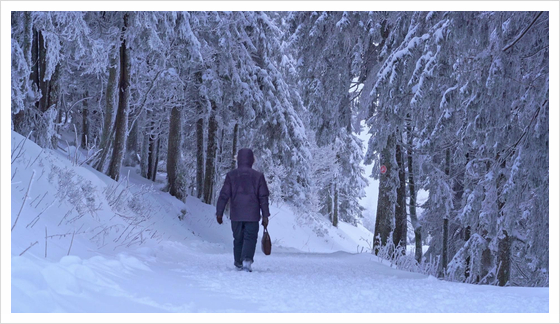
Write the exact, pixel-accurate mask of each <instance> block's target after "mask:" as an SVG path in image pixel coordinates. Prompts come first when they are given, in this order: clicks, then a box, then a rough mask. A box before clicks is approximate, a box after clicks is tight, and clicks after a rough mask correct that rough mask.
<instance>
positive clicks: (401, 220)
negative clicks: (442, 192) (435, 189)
mask: <svg viewBox="0 0 560 324" xmlns="http://www.w3.org/2000/svg"><path fill="white" fill-rule="evenodd" d="M395 151H396V154H395V158H396V159H397V166H398V168H399V187H398V188H397V205H396V206H395V230H394V231H393V243H394V244H395V247H397V246H401V247H402V248H403V249H402V253H403V254H406V237H407V221H406V178H405V170H404V160H403V154H402V150H401V145H397V146H396V150H395Z"/></svg>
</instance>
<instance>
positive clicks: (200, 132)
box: [195, 72, 204, 198]
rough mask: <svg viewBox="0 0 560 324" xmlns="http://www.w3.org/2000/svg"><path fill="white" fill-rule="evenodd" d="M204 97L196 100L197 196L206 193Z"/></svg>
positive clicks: (199, 76)
mask: <svg viewBox="0 0 560 324" xmlns="http://www.w3.org/2000/svg"><path fill="white" fill-rule="evenodd" d="M195 78H196V80H197V82H198V83H199V84H200V83H202V73H200V72H197V73H196V76H195ZM201 100H202V98H199V99H198V100H196V113H197V118H198V119H197V120H196V190H197V197H198V198H202V195H203V193H204V107H203V105H202V102H201Z"/></svg>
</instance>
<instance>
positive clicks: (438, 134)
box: [361, 12, 549, 285]
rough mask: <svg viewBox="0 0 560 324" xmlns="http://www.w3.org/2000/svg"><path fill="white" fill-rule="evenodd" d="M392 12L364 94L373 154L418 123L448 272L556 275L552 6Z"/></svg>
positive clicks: (532, 279) (424, 178) (417, 148)
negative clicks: (551, 265) (551, 247)
mask: <svg viewBox="0 0 560 324" xmlns="http://www.w3.org/2000/svg"><path fill="white" fill-rule="evenodd" d="M386 21H387V23H386V26H387V27H386V28H387V33H386V34H385V38H384V39H383V40H382V41H380V42H379V47H381V49H380V50H379V52H380V54H379V55H380V58H382V61H381V64H379V65H378V66H377V69H375V70H372V71H371V74H370V76H369V79H370V80H369V81H366V82H365V88H364V92H367V93H366V94H364V96H363V98H361V102H362V104H363V108H364V109H370V110H372V114H371V118H370V119H369V123H370V125H371V126H372V132H373V133H374V136H372V140H371V141H370V145H369V148H368V154H367V156H366V160H371V161H376V160H377V159H378V153H377V152H380V151H381V149H383V147H384V145H385V141H384V140H383V139H384V138H386V137H387V136H389V135H390V134H392V133H394V132H395V129H399V128H400V129H403V128H404V127H406V125H407V124H408V123H410V125H411V126H412V132H407V134H406V141H405V142H407V141H408V140H412V142H411V143H412V146H411V147H407V151H408V152H409V153H408V154H409V155H410V156H412V157H413V158H414V161H415V163H416V166H415V167H414V169H412V170H407V171H408V172H409V173H410V172H413V173H414V175H415V176H416V177H418V181H417V183H419V184H420V188H419V189H424V190H427V191H428V192H429V198H428V200H427V202H426V203H425V204H424V205H423V206H422V207H423V208H424V212H423V214H422V216H421V222H422V226H423V230H424V235H426V234H427V235H429V236H431V237H432V240H431V241H430V250H429V251H428V255H441V254H442V253H443V246H444V245H445V247H446V249H447V257H448V260H449V261H450V262H449V264H448V265H447V272H446V274H444V275H446V276H449V277H450V278H451V279H455V280H465V281H468V282H481V283H499V284H508V285H543V284H545V285H546V282H547V280H548V279H547V278H548V272H547V269H548V216H549V215H548V212H547V211H545V210H544V209H543V208H542V206H548V193H546V191H547V190H548V128H547V125H548V14H547V13H539V12H432V13H426V12H407V13H396V12H395V13H390V14H387V16H386ZM368 96H369V97H368ZM372 106H374V109H371V107H372ZM410 137H412V138H410ZM416 167H417V168H418V169H417V170H416ZM444 219H447V220H449V225H448V232H449V237H448V239H447V241H444V239H443V236H442V231H443V227H444V225H443V224H444V223H443V221H444ZM536 233H540V234H536ZM537 247H538V248H537ZM537 251H540V253H538V252H537ZM529 260H530V261H529ZM443 266H445V265H444V264H443Z"/></svg>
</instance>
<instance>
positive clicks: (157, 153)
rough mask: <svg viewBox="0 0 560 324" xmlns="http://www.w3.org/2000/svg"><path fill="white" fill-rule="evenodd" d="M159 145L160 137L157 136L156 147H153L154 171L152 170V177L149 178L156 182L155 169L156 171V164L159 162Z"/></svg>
mask: <svg viewBox="0 0 560 324" xmlns="http://www.w3.org/2000/svg"><path fill="white" fill-rule="evenodd" d="M160 146H161V138H160V137H158V139H157V141H156V148H155V151H156V152H155V161H154V171H153V172H152V178H151V180H152V181H153V182H156V177H157V171H158V164H159V148H160Z"/></svg>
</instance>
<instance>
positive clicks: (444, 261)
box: [440, 148, 451, 276]
mask: <svg viewBox="0 0 560 324" xmlns="http://www.w3.org/2000/svg"><path fill="white" fill-rule="evenodd" d="M450 168H451V150H450V149H449V148H448V149H446V150H445V175H446V176H447V180H450V179H449V174H450ZM449 216H450V215H447V214H444V215H443V242H442V250H441V268H442V273H441V274H440V276H445V273H446V271H447V258H448V255H447V248H448V246H449Z"/></svg>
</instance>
